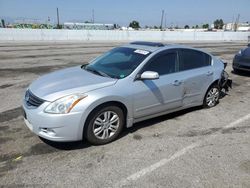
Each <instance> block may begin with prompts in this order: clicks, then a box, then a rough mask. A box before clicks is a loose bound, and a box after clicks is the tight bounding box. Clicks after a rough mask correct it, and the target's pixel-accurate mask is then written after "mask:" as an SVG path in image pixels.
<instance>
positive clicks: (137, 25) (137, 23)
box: [129, 20, 141, 29]
mask: <svg viewBox="0 0 250 188" xmlns="http://www.w3.org/2000/svg"><path fill="white" fill-rule="evenodd" d="M129 27H132V28H133V29H139V28H141V27H140V24H139V22H138V21H135V20H133V21H132V22H130V23H129Z"/></svg>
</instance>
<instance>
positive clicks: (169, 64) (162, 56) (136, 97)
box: [132, 50, 183, 118]
mask: <svg viewBox="0 0 250 188" xmlns="http://www.w3.org/2000/svg"><path fill="white" fill-rule="evenodd" d="M145 71H155V72H157V73H158V74H159V79H155V80H140V79H136V80H135V81H134V82H133V86H132V87H133V91H134V93H133V104H134V108H133V109H134V117H135V118H141V117H144V116H148V115H152V114H156V113H159V112H162V111H167V110H170V109H174V108H178V107H181V106H182V96H183V84H182V78H181V76H180V73H179V72H178V56H177V51H175V50H167V51H164V52H161V53H159V54H158V55H156V56H155V57H153V58H152V59H151V60H150V61H149V62H148V63H147V64H146V65H145V66H144V67H143V68H142V70H141V71H140V73H143V72H145Z"/></svg>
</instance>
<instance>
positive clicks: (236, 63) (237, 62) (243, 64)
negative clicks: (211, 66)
mask: <svg viewBox="0 0 250 188" xmlns="http://www.w3.org/2000/svg"><path fill="white" fill-rule="evenodd" d="M233 69H234V70H242V71H250V59H246V58H239V57H235V58H234V60H233Z"/></svg>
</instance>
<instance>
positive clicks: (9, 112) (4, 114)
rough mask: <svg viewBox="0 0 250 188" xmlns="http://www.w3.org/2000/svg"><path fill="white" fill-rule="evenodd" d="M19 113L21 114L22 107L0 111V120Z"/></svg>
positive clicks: (8, 118) (11, 117) (10, 117)
mask: <svg viewBox="0 0 250 188" xmlns="http://www.w3.org/2000/svg"><path fill="white" fill-rule="evenodd" d="M21 115H22V107H17V108H14V109H11V110H7V111H4V112H1V113H0V122H5V121H10V120H12V119H15V118H17V117H19V116H21ZM0 130H1V128H0Z"/></svg>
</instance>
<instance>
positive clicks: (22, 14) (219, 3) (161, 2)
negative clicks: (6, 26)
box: [0, 0, 250, 27]
mask: <svg viewBox="0 0 250 188" xmlns="http://www.w3.org/2000/svg"><path fill="white" fill-rule="evenodd" d="M57 7H58V8H59V14H60V21H61V22H62V23H63V22H70V21H78V22H84V21H91V19H92V10H94V20H95V22H97V23H112V24H114V23H116V24H119V25H120V26H128V25H129V22H131V21H132V20H137V21H139V23H140V26H142V27H144V26H145V25H149V26H154V25H156V26H159V25H160V22H161V12H162V10H163V9H164V10H165V14H166V16H165V17H166V21H164V23H163V24H164V25H165V23H166V26H176V25H178V26H184V25H190V26H193V25H196V24H198V25H201V24H204V23H209V24H211V23H213V21H214V20H215V19H217V18H221V19H223V20H224V22H232V20H235V19H236V18H237V16H238V14H240V21H241V22H247V21H248V22H250V0H154V1H153V0H0V18H4V19H8V20H11V19H19V20H20V19H23V18H26V19H30V20H37V21H39V22H43V23H46V21H47V20H48V17H50V22H51V23H55V22H56V8H57Z"/></svg>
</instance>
